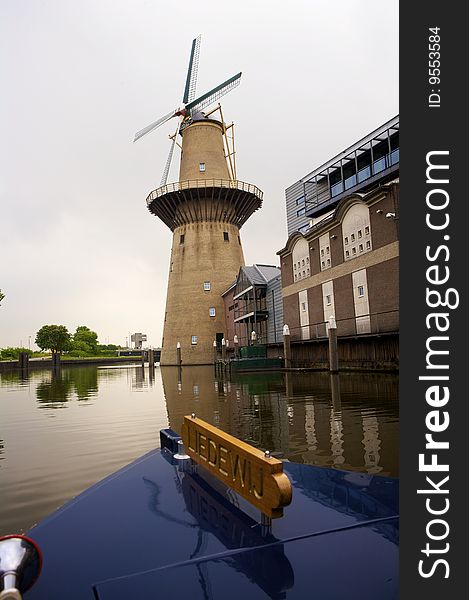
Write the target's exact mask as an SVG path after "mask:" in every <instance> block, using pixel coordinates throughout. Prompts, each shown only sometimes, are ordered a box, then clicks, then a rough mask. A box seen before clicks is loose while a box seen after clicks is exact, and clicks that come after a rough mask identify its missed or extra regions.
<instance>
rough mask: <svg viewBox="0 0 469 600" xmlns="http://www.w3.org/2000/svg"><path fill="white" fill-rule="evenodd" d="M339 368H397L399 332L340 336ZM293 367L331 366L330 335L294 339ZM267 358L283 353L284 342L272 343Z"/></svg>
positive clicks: (381, 369) (386, 369)
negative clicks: (305, 339)
mask: <svg viewBox="0 0 469 600" xmlns="http://www.w3.org/2000/svg"><path fill="white" fill-rule="evenodd" d="M337 345H338V353H339V370H341V371H346V370H357V371H358V370H367V371H368V370H369V371H398V370H399V335H398V334H388V335H384V334H383V335H375V336H373V335H371V336H360V337H358V336H353V337H349V338H339V339H338V344H337ZM291 354H292V364H291V366H292V368H293V369H317V370H329V342H328V339H327V338H325V339H320V340H308V341H304V342H301V341H297V342H292V343H291ZM267 356H268V358H274V357H278V356H282V357H283V344H270V345H269V346H268V347H267Z"/></svg>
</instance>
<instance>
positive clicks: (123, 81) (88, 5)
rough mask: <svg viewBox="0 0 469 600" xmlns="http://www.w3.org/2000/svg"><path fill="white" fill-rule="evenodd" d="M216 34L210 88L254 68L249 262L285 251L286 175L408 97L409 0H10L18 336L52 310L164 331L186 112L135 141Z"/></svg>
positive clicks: (273, 259)
mask: <svg viewBox="0 0 469 600" xmlns="http://www.w3.org/2000/svg"><path fill="white" fill-rule="evenodd" d="M199 33H200V34H202V45H201V54H200V63H199V78H198V88H197V91H198V93H203V92H204V91H207V90H208V89H210V88H212V87H213V86H215V85H217V84H218V83H221V82H222V81H224V80H225V79H227V78H228V77H230V76H232V75H234V74H235V73H237V72H239V71H242V72H243V76H242V79H241V85H240V86H239V87H238V88H236V89H235V90H234V91H232V92H231V93H230V94H228V95H227V96H226V97H225V98H224V99H223V100H222V105H223V110H224V115H225V119H226V120H227V121H228V122H231V121H234V122H235V125H236V141H237V169H238V179H240V180H242V181H247V182H250V183H254V184H256V185H257V186H258V187H259V188H261V189H262V190H263V191H264V205H263V208H262V209H261V210H260V211H258V212H256V213H255V214H254V215H253V216H252V217H251V218H250V220H249V221H248V222H247V224H246V225H245V226H244V227H243V229H242V230H241V236H242V241H243V247H244V252H245V258H246V263H247V264H252V263H254V262H257V263H266V264H278V257H277V256H276V252H277V251H278V250H279V249H280V248H282V247H283V246H284V245H285V242H286V239H287V234H286V216H285V188H286V187H288V186H289V185H291V184H292V183H294V182H295V181H296V180H297V179H299V178H300V177H302V176H303V175H305V174H306V173H308V172H309V171H311V170H313V169H314V168H315V167H317V166H319V165H320V164H321V163H323V162H325V161H326V160H328V159H329V158H331V157H332V156H333V155H335V154H337V153H338V152H340V151H342V150H343V149H345V148H346V147H347V146H349V145H350V144H352V143H353V142H355V141H356V140H357V139H359V138H360V137H362V136H363V135H366V134H367V133H368V132H369V131H371V130H372V129H375V128H376V127H378V126H379V125H381V124H382V123H384V122H385V121H387V120H388V119H390V118H391V117H393V116H394V115H396V114H397V113H398V111H399V108H398V2H397V0H394V1H393V0H391V1H384V0H335V1H334V2H331V1H328V0H322V1H320V0H303V1H301V0H290V1H289V2H286V1H282V2H275V1H272V0H270V1H264V0H232V1H229V2H228V1H224V0H204V1H203V2H194V1H193V0H192V1H188V0H178V1H177V2H163V0H1V2H0V76H1V93H0V120H1V122H0V131H1V137H0V206H1V212H0V289H1V290H2V291H3V292H4V293H5V294H6V297H5V299H4V301H3V302H2V305H1V307H0V347H6V346H18V345H20V343H22V345H23V346H26V347H27V346H28V340H29V336H31V345H32V347H33V346H34V344H33V342H34V337H35V334H36V332H37V330H38V329H39V328H40V327H41V326H42V325H44V324H63V325H66V326H67V327H68V328H69V330H70V331H74V330H75V328H76V327H77V326H78V325H87V326H88V327H90V328H91V329H93V330H95V331H96V332H97V333H98V336H99V340H100V342H101V343H107V342H109V343H116V344H122V345H124V344H125V341H126V337H127V336H128V333H129V332H130V331H132V332H135V331H142V332H144V333H147V334H148V343H149V344H150V345H153V346H158V345H160V343H161V336H162V327H163V316H164V307H165V300H166V282H167V275H168V266H169V256H170V249H171V240H172V234H171V232H170V231H169V229H167V228H166V226H165V225H164V224H163V223H162V222H160V221H159V220H158V219H157V218H156V217H154V216H153V215H151V214H150V213H149V212H148V210H147V208H146V204H145V198H146V196H147V194H148V193H149V192H150V191H151V190H152V189H154V188H156V187H158V185H159V182H160V179H161V175H162V172H163V169H164V165H165V162H166V157H167V154H168V150H169V143H170V142H169V140H168V135H169V134H170V133H172V132H173V129H174V123H173V122H172V121H170V122H169V123H167V124H166V125H165V126H163V127H161V128H160V129H158V130H156V131H155V132H153V133H151V134H149V135H148V136H146V137H145V138H143V139H142V140H140V141H139V142H137V143H135V144H133V143H132V140H133V136H134V133H135V132H136V131H137V130H139V129H141V128H143V127H144V126H146V125H147V124H149V123H151V122H152V121H154V120H156V119H157V118H159V117H160V116H162V115H164V114H166V113H167V112H169V111H170V110H171V109H173V108H174V107H175V106H177V105H178V104H180V102H181V100H182V94H183V88H184V83H185V77H186V70H187V63H188V59H189V53H190V47H191V42H192V39H193V38H194V37H195V36H196V35H198V34H199ZM178 158H179V157H178V156H177V157H176V160H174V161H173V162H174V164H173V168H172V170H171V173H170V177H169V181H176V180H177V178H178V173H177V165H178Z"/></svg>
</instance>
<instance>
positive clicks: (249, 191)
mask: <svg viewBox="0 0 469 600" xmlns="http://www.w3.org/2000/svg"><path fill="white" fill-rule="evenodd" d="M262 196H263V194H262V192H261V190H260V189H259V188H258V187H256V186H255V185H252V184H250V183H245V182H243V181H238V180H229V179H194V180H188V181H180V182H176V183H169V184H166V185H162V186H161V187H159V188H157V189H155V190H153V191H152V192H151V193H150V194H149V195H148V197H147V199H146V202H147V207H148V210H149V211H150V212H151V213H152V214H154V215H156V216H157V217H159V218H160V219H161V220H162V221H163V222H164V223H165V224H166V225H167V226H168V227H169V228H170V229H171V230H172V231H174V229H176V227H179V226H180V225H184V224H187V223H194V222H202V221H209V222H210V221H217V222H220V221H221V222H227V223H232V224H234V225H237V226H238V227H241V226H242V225H243V224H244V223H245V222H246V221H247V220H248V218H249V217H250V216H251V215H252V213H253V212H255V211H256V210H258V209H259V208H260V207H261V206H262Z"/></svg>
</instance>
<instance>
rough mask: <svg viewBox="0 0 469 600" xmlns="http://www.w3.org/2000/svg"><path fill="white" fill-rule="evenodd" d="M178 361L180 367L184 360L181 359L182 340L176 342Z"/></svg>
mask: <svg viewBox="0 0 469 600" xmlns="http://www.w3.org/2000/svg"><path fill="white" fill-rule="evenodd" d="M176 363H177V365H178V367H180V366H181V363H182V360H181V342H178V343H177V344H176Z"/></svg>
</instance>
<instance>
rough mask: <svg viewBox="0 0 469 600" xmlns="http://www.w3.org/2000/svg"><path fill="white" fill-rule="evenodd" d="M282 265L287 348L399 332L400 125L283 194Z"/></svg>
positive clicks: (390, 123) (363, 141)
mask: <svg viewBox="0 0 469 600" xmlns="http://www.w3.org/2000/svg"><path fill="white" fill-rule="evenodd" d="M286 200H287V222H288V232H289V237H288V240H287V243H286V245H285V247H284V248H283V249H282V250H280V251H279V252H278V254H279V255H280V261H281V272H282V295H283V313H284V322H285V323H287V324H288V325H289V327H290V331H291V335H292V341H299V340H302V341H307V340H318V339H320V338H325V337H326V336H327V321H328V320H329V317H331V316H334V317H335V319H336V322H337V334H338V336H341V337H347V336H352V337H357V336H370V335H376V334H379V335H383V334H393V335H395V334H397V333H398V331H399V118H398V117H395V118H394V119H391V120H390V121H388V122H387V123H385V124H384V125H382V126H381V127H380V128H378V129H376V130H375V131H373V132H371V133H370V134H369V135H367V136H366V137H364V138H362V139H361V140H359V141H358V142H356V143H355V144H353V145H352V146H350V147H349V148H348V149H347V150H345V151H344V152H342V153H341V154H340V155H337V156H335V157H334V158H332V159H331V160H330V161H328V162H327V163H325V164H323V165H321V166H320V167H319V168H317V169H315V170H314V171H313V172H311V173H310V174H308V175H307V176H306V177H304V178H303V179H301V180H300V181H298V182H296V183H295V184H293V185H292V186H290V187H289V188H288V189H287V190H286Z"/></svg>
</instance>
